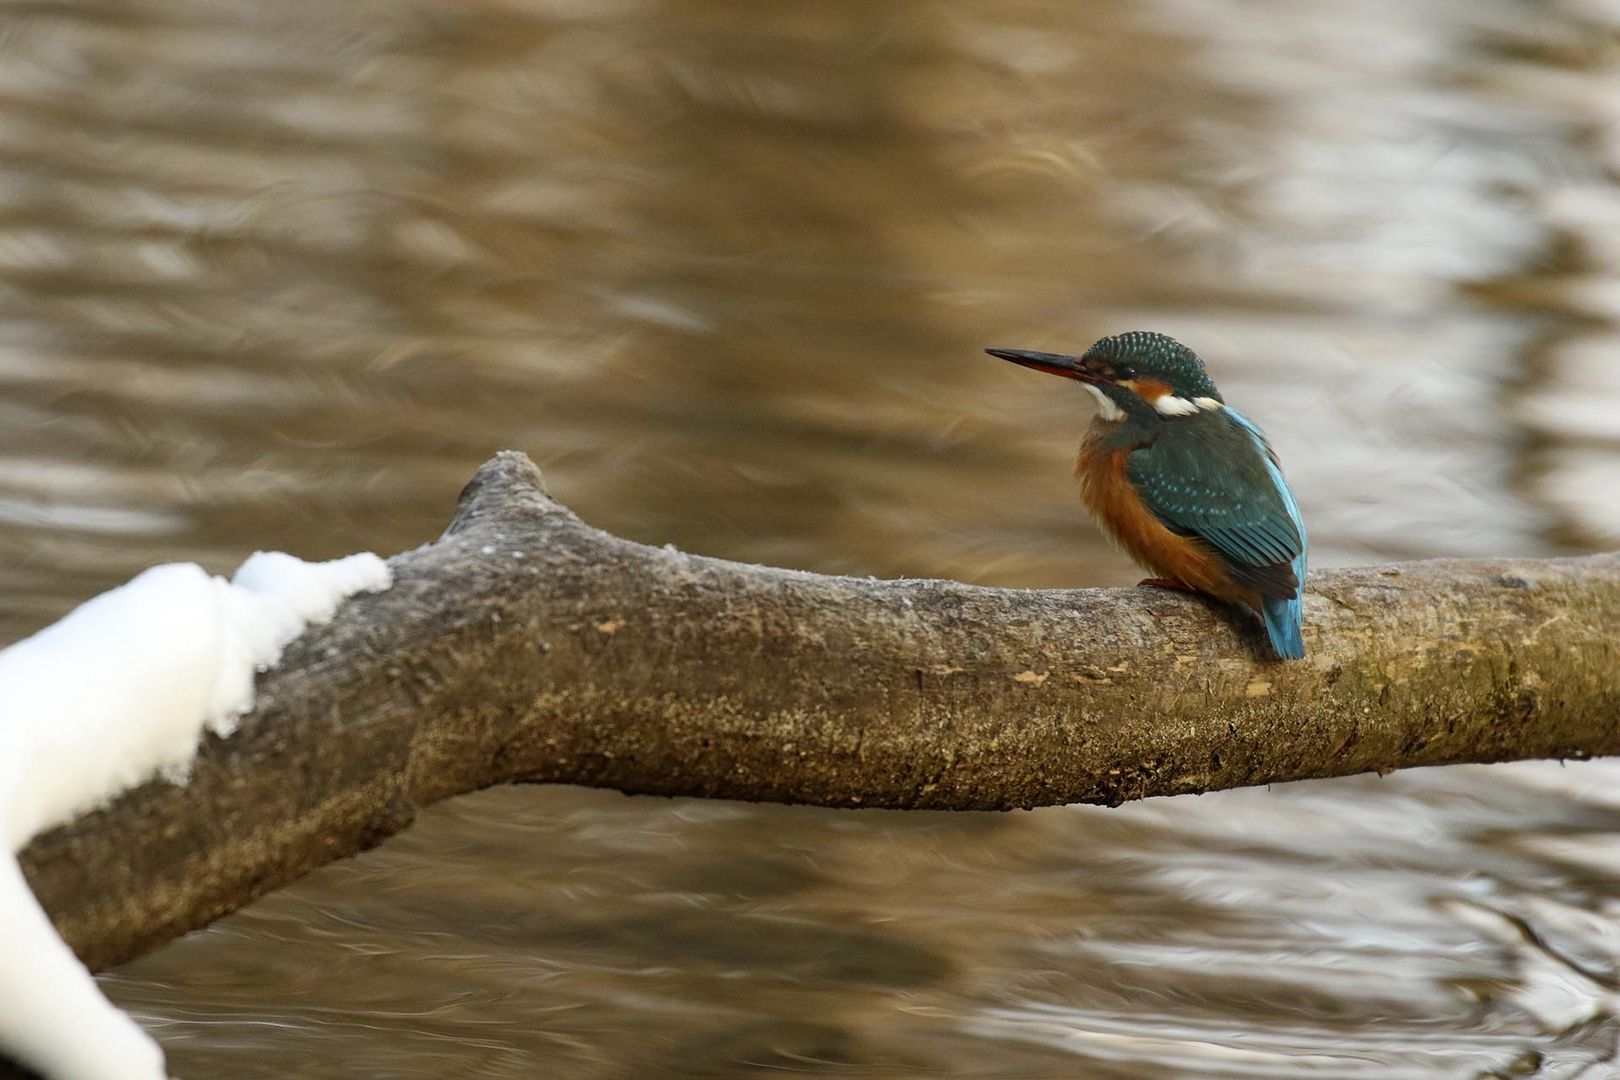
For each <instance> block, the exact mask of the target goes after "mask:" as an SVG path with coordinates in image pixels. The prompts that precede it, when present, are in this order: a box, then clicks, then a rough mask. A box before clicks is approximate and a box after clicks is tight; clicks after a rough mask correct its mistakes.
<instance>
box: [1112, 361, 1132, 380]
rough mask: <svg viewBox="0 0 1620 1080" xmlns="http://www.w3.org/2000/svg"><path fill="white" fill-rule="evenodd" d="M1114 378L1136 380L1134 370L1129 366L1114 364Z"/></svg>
mask: <svg viewBox="0 0 1620 1080" xmlns="http://www.w3.org/2000/svg"><path fill="white" fill-rule="evenodd" d="M1114 378H1116V379H1134V378H1136V369H1135V368H1133V367H1131V366H1130V365H1129V364H1115V365H1114Z"/></svg>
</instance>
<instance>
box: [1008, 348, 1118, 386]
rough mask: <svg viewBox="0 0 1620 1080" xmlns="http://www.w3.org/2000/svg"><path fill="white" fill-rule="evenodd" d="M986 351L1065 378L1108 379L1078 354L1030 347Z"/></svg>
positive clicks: (1093, 380)
mask: <svg viewBox="0 0 1620 1080" xmlns="http://www.w3.org/2000/svg"><path fill="white" fill-rule="evenodd" d="M984 351H985V352H987V353H989V354H990V355H991V356H994V357H997V358H998V359H1001V360H1011V361H1012V362H1013V363H1015V364H1022V365H1023V366H1024V367H1027V368H1034V369H1035V370H1036V371H1044V372H1046V373H1047V374H1048V375H1061V376H1063V377H1064V378H1065V379H1078V380H1079V381H1080V382H1084V383H1104V382H1107V381H1108V379H1107V378H1106V377H1104V376H1103V375H1102V373H1101V372H1099V371H1097V370H1096V369H1094V368H1092V367H1091V365H1089V364H1087V363H1086V362H1085V360H1083V359H1082V358H1080V357H1078V356H1065V355H1063V354H1062V353H1049V352H1033V351H1031V350H1029V349H986V350H984Z"/></svg>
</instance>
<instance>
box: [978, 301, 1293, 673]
mask: <svg viewBox="0 0 1620 1080" xmlns="http://www.w3.org/2000/svg"><path fill="white" fill-rule="evenodd" d="M985 351H986V352H988V353H989V354H990V355H991V356H995V357H999V358H1000V359H1002V360H1010V361H1012V362H1013V363H1015V364H1022V365H1023V366H1024V367H1027V368H1034V369H1035V370H1036V371H1044V372H1047V373H1048V374H1052V375H1060V376H1062V377H1063V378H1066V379H1073V380H1075V381H1076V382H1078V383H1079V384H1080V385H1081V386H1082V387H1084V388H1085V389H1086V390H1087V391H1089V392H1090V393H1091V396H1092V397H1094V398H1096V400H1097V409H1098V413H1097V419H1096V420H1095V421H1093V422H1092V425H1091V428H1090V430H1089V431H1087V432H1086V436H1085V440H1084V441H1083V442H1082V444H1081V447H1080V460H1079V463H1078V464H1077V465H1076V467H1075V475H1076V476H1078V477H1079V479H1080V492H1081V497H1082V498H1083V499H1084V500H1085V503H1086V506H1087V508H1088V509H1090V511H1091V513H1092V514H1093V515H1094V516H1095V517H1096V518H1097V521H1098V523H1099V524H1101V525H1102V527H1103V529H1104V530H1106V531H1107V532H1108V533H1109V534H1110V535H1111V536H1112V537H1113V538H1114V540H1115V541H1117V542H1118V543H1119V545H1120V546H1121V547H1122V548H1124V549H1125V551H1126V552H1127V553H1129V554H1130V556H1131V557H1132V558H1133V559H1135V560H1136V561H1137V562H1139V563H1141V564H1142V565H1143V566H1145V567H1147V568H1148V569H1149V570H1151V571H1152V572H1153V573H1154V574H1156V575H1158V577H1156V578H1150V579H1148V580H1147V581H1144V582H1143V584H1144V585H1158V586H1163V587H1166V588H1174V589H1181V590H1183V591H1187V592H1199V593H1205V594H1207V595H1209V596H1213V597H1215V598H1216V599H1218V600H1222V601H1225V602H1226V603H1229V604H1240V605H1242V606H1244V607H1247V608H1249V609H1250V610H1252V611H1254V612H1256V613H1258V614H1259V616H1260V618H1261V621H1262V622H1264V623H1265V627H1266V635H1267V636H1268V637H1269V638H1270V639H1271V647H1272V649H1273V651H1275V652H1276V654H1277V655H1278V656H1279V657H1281V658H1283V659H1285V660H1298V659H1301V658H1303V657H1304V655H1305V641H1304V638H1303V636H1302V626H1303V623H1304V603H1303V598H1304V592H1305V553H1306V542H1305V522H1304V521H1303V520H1301V518H1300V515H1299V505H1298V504H1297V503H1296V502H1295V501H1294V493H1293V492H1292V491H1290V490H1289V488H1288V481H1287V480H1285V479H1284V478H1283V472H1282V466H1281V465H1280V464H1279V463H1278V461H1277V455H1276V453H1275V452H1273V451H1272V449H1271V444H1270V443H1268V442H1267V441H1266V437H1265V435H1264V433H1262V432H1261V430H1260V429H1259V427H1257V426H1256V425H1255V423H1254V421H1252V420H1250V419H1249V418H1248V417H1247V416H1244V415H1243V414H1242V413H1240V412H1238V411H1237V410H1236V409H1234V408H1232V407H1231V406H1230V405H1228V404H1226V399H1225V398H1223V397H1221V392H1220V391H1219V390H1217V389H1215V384H1214V382H1212V381H1211V380H1210V377H1209V373H1208V372H1206V371H1205V370H1204V362H1203V361H1202V360H1200V359H1199V358H1198V354H1197V353H1195V352H1193V351H1192V350H1191V349H1189V348H1188V347H1187V346H1185V345H1183V344H1182V343H1181V342H1179V341H1176V340H1175V339H1174V338H1170V337H1166V336H1165V335H1164V334H1157V333H1154V332H1152V331H1148V330H1133V331H1130V332H1129V333H1124V334H1115V335H1113V336H1112V337H1105V338H1103V339H1102V340H1100V341H1098V342H1097V343H1096V344H1094V345H1092V346H1091V348H1089V349H1087V350H1086V351H1085V352H1084V353H1082V354H1081V355H1079V356H1067V355H1064V354H1061V353H1044V352H1031V351H1029V350H1027V349H986V350H985Z"/></svg>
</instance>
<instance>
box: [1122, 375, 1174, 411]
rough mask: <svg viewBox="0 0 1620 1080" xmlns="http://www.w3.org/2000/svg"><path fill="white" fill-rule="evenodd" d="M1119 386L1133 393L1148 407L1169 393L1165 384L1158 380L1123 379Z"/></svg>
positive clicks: (1167, 384)
mask: <svg viewBox="0 0 1620 1080" xmlns="http://www.w3.org/2000/svg"><path fill="white" fill-rule="evenodd" d="M1119 385H1121V386H1123V387H1125V389H1127V390H1129V391H1131V392H1132V393H1134V394H1135V395H1136V396H1137V397H1139V398H1141V399H1142V400H1143V401H1145V402H1147V403H1148V404H1149V405H1151V404H1153V403H1154V402H1155V401H1158V400H1159V399H1160V398H1162V397H1164V396H1165V395H1166V394H1168V393H1170V390H1171V387H1170V384H1169V383H1167V382H1161V381H1160V380H1158V379H1124V380H1122V381H1121V382H1120V384H1119Z"/></svg>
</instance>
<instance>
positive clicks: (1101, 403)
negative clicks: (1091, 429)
mask: <svg viewBox="0 0 1620 1080" xmlns="http://www.w3.org/2000/svg"><path fill="white" fill-rule="evenodd" d="M1080 389H1082V390H1085V391H1088V392H1089V393H1090V394H1091V396H1092V397H1094V398H1096V399H1097V412H1098V413H1100V414H1101V415H1102V418H1103V419H1104V420H1123V419H1125V410H1124V409H1121V408H1120V407H1119V406H1118V405H1115V404H1114V399H1113V398H1111V397H1109V396H1108V395H1107V394H1105V393H1103V392H1102V391H1101V390H1099V389H1098V388H1097V387H1095V386H1092V385H1091V384H1090V383H1081V384H1080Z"/></svg>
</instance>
